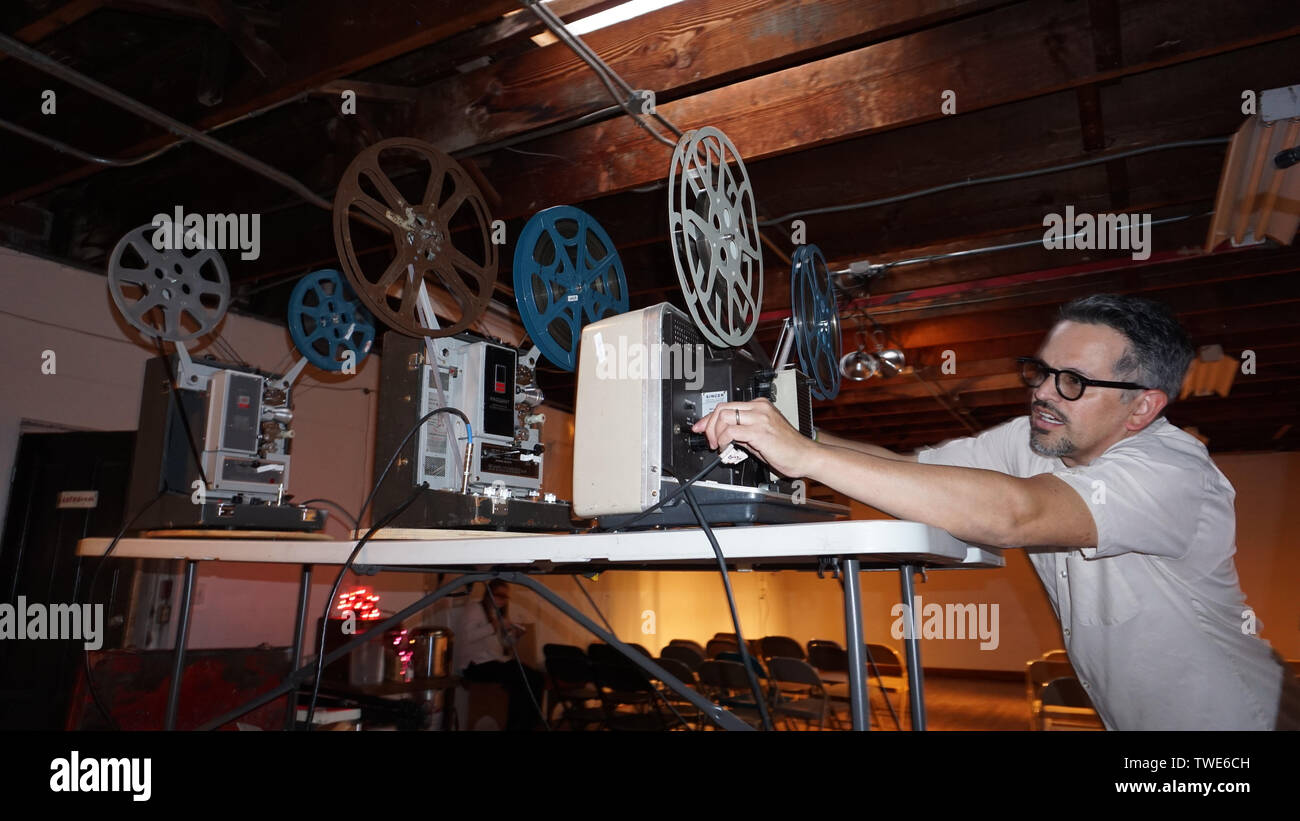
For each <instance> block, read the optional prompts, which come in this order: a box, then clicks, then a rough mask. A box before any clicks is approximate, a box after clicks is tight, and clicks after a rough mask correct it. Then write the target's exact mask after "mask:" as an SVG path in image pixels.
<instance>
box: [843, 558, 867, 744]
mask: <svg viewBox="0 0 1300 821" xmlns="http://www.w3.org/2000/svg"><path fill="white" fill-rule="evenodd" d="M858 567H859V563H858V560H857V559H845V560H844V561H843V562H841V563H840V578H841V582H842V583H843V585H844V641H845V646H846V647H848V651H847V652H848V657H849V706H850V709H851V711H852V715H853V729H855V730H869V729H871V713H870V706H869V705H868V703H867V688H866V683H865V681H864V676H863V670H864V668H865V664H864V662H863V659H862V649H863V645H862V591H861V588H859V587H858Z"/></svg>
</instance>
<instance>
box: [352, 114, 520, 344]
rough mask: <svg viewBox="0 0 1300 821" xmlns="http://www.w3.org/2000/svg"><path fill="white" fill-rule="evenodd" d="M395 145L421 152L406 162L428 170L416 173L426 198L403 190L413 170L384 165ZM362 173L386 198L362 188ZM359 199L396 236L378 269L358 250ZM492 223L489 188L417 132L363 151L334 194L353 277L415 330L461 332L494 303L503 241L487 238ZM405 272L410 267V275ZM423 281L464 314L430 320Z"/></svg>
mask: <svg viewBox="0 0 1300 821" xmlns="http://www.w3.org/2000/svg"><path fill="white" fill-rule="evenodd" d="M389 152H391V153H392V154H393V155H395V156H404V157H406V158H408V159H409V157H411V156H412V155H413V156H414V157H415V158H416V159H417V160H418V162H410V161H406V160H404V161H403V163H401V164H400V166H399V167H404V168H407V169H409V168H411V166H413V165H414V166H417V168H416V170H417V171H426V170H427V172H428V178H427V179H420V180H416V181H415V182H416V184H417V185H418V186H419V188H416V189H415V190H416V191H417V192H419V191H422V192H423V200H422V201H420V202H412V201H410V200H409V199H408V198H407V197H405V196H404V195H403V193H402V192H403V191H409V190H410V189H412V188H413V187H414V186H411V185H407V183H408V182H410V181H411V180H410V179H409V176H410V175H409V174H407V173H406V172H403V173H401V174H398V175H396V176H394V175H391V174H389V173H387V172H385V171H384V167H386V166H384V164H382V163H381V161H380V160H381V157H383V156H387V155H388V153H389ZM412 173H414V172H412ZM363 180H364V182H365V183H366V184H367V185H368V186H370V187H372V188H373V190H374V191H376V192H377V193H378V195H379V197H380V199H382V200H383V201H382V202H381V201H380V199H376V198H375V197H374V196H372V195H371V194H370V193H368V192H367V191H366V190H365V188H363V184H362V183H363ZM352 207H355V208H356V209H357V210H359V211H360V212H362V213H363V214H365V215H366V216H367V217H369V218H371V219H376V220H378V221H379V222H381V223H382V225H383V227H384V228H385V229H386V230H387V231H388V233H390V234H391V236H392V242H393V250H394V255H393V258H392V261H391V262H390V263H389V265H388V266H387V267H385V268H384V270H383V271H382V272H380V273H379V274H378V276H375V275H373V274H371V273H368V272H367V269H366V267H365V266H363V265H362V264H361V262H360V260H359V259H358V258H357V255H356V253H355V250H354V239H353V233H352V232H353V230H354V229H355V226H354V225H353V224H352V223H351V220H350V219H349V218H348V211H349V209H350V208H352ZM453 219H454V220H456V228H455V230H454V231H453V229H452V224H453V223H452V221H453ZM490 223H491V220H490V219H489V216H488V211H487V206H486V203H485V202H484V200H483V196H482V194H481V193H480V192H479V190H478V187H477V186H476V185H475V184H474V182H473V180H472V179H471V178H470V177H469V175H468V174H466V173H465V172H464V170H463V169H462V168H461V167H460V166H459V165H457V164H456V163H455V161H453V160H452V159H451V158H450V157H448V156H447V155H445V154H443V153H442V152H440V151H438V150H437V149H436V148H434V147H433V146H431V145H429V144H427V143H424V142H420V141H418V140H412V139H405V138H397V139H391V140H384V141H383V142H380V143H376V144H375V145H373V146H371V147H370V148H367V149H366V150H365V151H363V152H361V153H360V154H358V155H357V156H356V157H355V158H354V159H353V160H352V163H351V164H350V165H349V166H348V169H347V171H345V172H344V175H343V180H342V182H341V183H340V184H339V190H338V193H337V194H336V195H335V199H334V241H335V245H336V247H337V249H338V252H339V258H340V260H341V261H342V262H343V272H344V274H345V275H346V277H347V280H348V282H349V283H350V284H351V285H352V287H353V290H354V291H355V292H356V294H357V297H358V298H359V299H360V300H361V302H362V303H363V304H364V305H365V306H366V307H368V308H369V309H370V310H371V311H372V312H373V313H374V315H375V316H376V317H378V318H379V319H382V320H383V321H384V322H385V323H386V324H388V325H389V326H390V327H392V328H393V329H394V330H397V331H400V332H401V333H404V334H407V335H410V336H430V337H442V336H450V335H452V334H457V333H460V332H461V331H464V330H466V329H468V328H469V327H470V326H471V325H473V324H474V323H475V322H477V321H478V319H479V318H480V317H481V316H482V315H483V314H484V313H485V312H486V311H487V307H488V304H489V302H490V301H491V298H492V288H493V286H494V284H495V282H496V276H497V249H496V246H494V245H492V244H491V243H490V242H489V241H488V231H489V226H490ZM474 229H477V231H475V230H474ZM478 249H482V252H481V255H480V254H479V253H478ZM473 256H478V259H479V260H481V261H478V260H476V259H474V258H472V257H473ZM402 272H407V273H408V276H407V277H406V278H405V279H403V277H402ZM421 289H427V291H428V294H429V298H430V301H431V302H432V303H433V305H434V306H435V307H436V308H437V310H438V311H439V315H440V316H442V315H443V314H445V313H456V314H457V315H453V316H447V317H444V318H446V319H448V320H450V321H449V322H448V323H444V324H443V325H442V327H440V328H436V329H435V328H427V327H425V326H424V324H423V322H422V321H421V320H420V314H419V312H418V311H417V310H416V308H417V306H418V305H419V302H420V300H419V294H420V291H421ZM453 307H454V308H455V309H456V310H455V311H452V308H453Z"/></svg>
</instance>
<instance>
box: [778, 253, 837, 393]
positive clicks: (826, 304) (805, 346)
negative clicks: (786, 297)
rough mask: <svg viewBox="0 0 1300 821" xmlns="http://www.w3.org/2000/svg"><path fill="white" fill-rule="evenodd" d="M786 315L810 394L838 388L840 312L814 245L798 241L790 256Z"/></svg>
mask: <svg viewBox="0 0 1300 821" xmlns="http://www.w3.org/2000/svg"><path fill="white" fill-rule="evenodd" d="M791 263H792V265H791V267H790V316H791V321H792V324H793V326H794V327H793V329H792V330H793V331H794V344H795V348H796V349H797V350H798V352H799V368H800V369H801V370H802V371H803V372H804V373H805V374H807V375H808V378H809V379H810V380H811V381H812V384H811V385H810V386H809V388H810V390H811V391H812V395H813V396H815V397H817V398H818V399H834V398H835V397H836V395H838V394H839V392H840V347H841V345H842V342H841V339H840V313H839V305H838V304H837V303H836V299H835V285H834V283H833V282H832V281H831V273H830V269H829V268H828V267H827V266H826V257H824V256H822V252H821V249H819V248H818V247H817V246H816V245H800V246H799V247H798V248H797V249H796V250H795V252H794V256H793V257H792V258H791Z"/></svg>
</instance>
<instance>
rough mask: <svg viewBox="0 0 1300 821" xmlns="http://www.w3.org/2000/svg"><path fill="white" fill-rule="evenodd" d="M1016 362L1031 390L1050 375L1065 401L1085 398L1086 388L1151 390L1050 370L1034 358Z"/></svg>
mask: <svg viewBox="0 0 1300 821" xmlns="http://www.w3.org/2000/svg"><path fill="white" fill-rule="evenodd" d="M1016 362H1018V363H1020V378H1021V379H1023V380H1025V384H1026V385H1028V386H1029V387H1031V388H1036V387H1038V386H1039V385H1041V384H1043V382H1044V381H1045V380H1046V379H1047V377H1048V376H1049V375H1053V374H1054V375H1055V376H1056V392H1057V393H1059V394H1060V395H1061V397H1062V398H1063V399H1068V400H1070V401H1071V402H1073V401H1074V400H1076V399H1078V398H1079V397H1080V396H1083V391H1084V388H1087V387H1088V386H1090V385H1091V386H1095V387H1098V388H1124V389H1125V390H1138V391H1145V390H1150V388H1148V387H1146V386H1145V385H1139V384H1137V383H1136V382H1109V381H1106V380H1103V379H1089V378H1088V377H1086V376H1084V375H1083V374H1081V373H1078V372H1076V371H1070V370H1060V369H1059V368H1049V367H1048V366H1047V363H1046V362H1044V361H1043V360H1041V359H1035V358H1034V357H1032V356H1020V357H1016Z"/></svg>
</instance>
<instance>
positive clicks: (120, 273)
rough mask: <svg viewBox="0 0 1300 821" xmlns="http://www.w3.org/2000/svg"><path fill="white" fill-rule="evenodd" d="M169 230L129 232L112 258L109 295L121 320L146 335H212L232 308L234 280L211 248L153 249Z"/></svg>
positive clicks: (184, 337)
mask: <svg viewBox="0 0 1300 821" xmlns="http://www.w3.org/2000/svg"><path fill="white" fill-rule="evenodd" d="M170 230H171V228H170V227H169V226H166V225H164V226H162V227H157V226H155V225H153V224H152V223H151V224H149V225H142V226H140V227H139V228H136V229H134V230H132V231H130V232H128V233H127V234H126V235H125V236H123V237H122V239H120V240H118V243H117V246H116V247H115V248H113V253H112V254H111V255H110V256H109V258H108V292H109V295H110V296H112V297H113V304H114V305H116V306H117V309H118V310H119V311H121V312H122V316H123V318H125V319H126V321H127V322H129V323H131V325H133V326H134V327H135V328H136V330H138V331H140V332H141V333H143V334H144V335H145V336H150V337H161V338H162V339H165V340H167V341H169V342H189V341H191V340H194V339H198V338H199V337H201V336H203V335H204V334H207V333H210V332H211V331H212V330H213V329H214V328H216V327H217V325H218V324H219V323H220V322H221V318H222V317H224V316H225V315H226V309H227V308H229V307H230V276H229V274H227V272H226V263H225V262H224V261H223V260H222V259H221V254H219V253H217V251H215V250H213V249H198V250H185V249H180V248H177V249H166V250H159V249H158V248H156V247H154V244H153V238H154V237H155V236H157V235H158V232H160V231H170Z"/></svg>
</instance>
